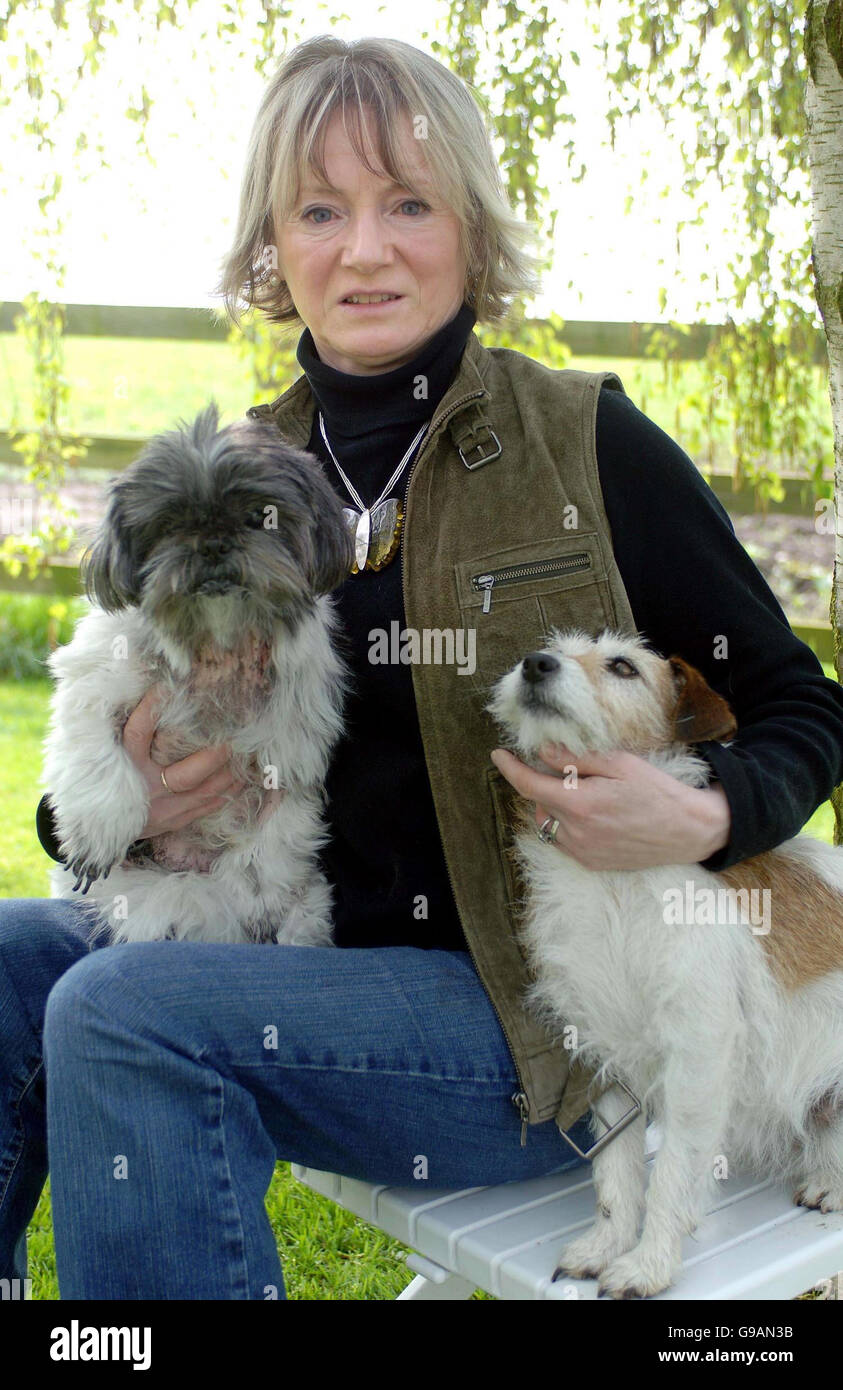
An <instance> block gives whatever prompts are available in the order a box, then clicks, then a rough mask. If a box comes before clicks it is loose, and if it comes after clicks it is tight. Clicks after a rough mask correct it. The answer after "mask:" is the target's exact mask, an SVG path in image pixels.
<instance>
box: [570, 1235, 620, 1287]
mask: <svg viewBox="0 0 843 1390" xmlns="http://www.w3.org/2000/svg"><path fill="white" fill-rule="evenodd" d="M627 1248H628V1247H627V1246H624V1244H623V1242H622V1241H621V1240H620V1239H619V1238H618V1236H617V1234H616V1233H615V1232H614V1231H613V1230H612V1227H611V1226H610V1225H608V1223H601V1224H600V1225H599V1226H592V1228H591V1230H590V1231H586V1233H585V1235H583V1236H580V1237H579V1239H578V1240H573V1241H571V1243H570V1245H566V1246H565V1249H564V1250H563V1251H562V1253H561V1254H560V1256H559V1262H558V1264H557V1266H556V1268H555V1270H554V1271H553V1280H554V1282H555V1281H556V1280H557V1279H561V1278H563V1277H564V1276H565V1275H567V1276H568V1277H569V1278H571V1279H597V1278H599V1276H600V1275H601V1274H602V1273H603V1270H604V1269H605V1268H606V1266H607V1265H608V1264H609V1263H611V1261H612V1260H614V1259H616V1258H617V1256H618V1255H620V1254H622V1253H623V1251H624V1250H625V1249H627Z"/></svg>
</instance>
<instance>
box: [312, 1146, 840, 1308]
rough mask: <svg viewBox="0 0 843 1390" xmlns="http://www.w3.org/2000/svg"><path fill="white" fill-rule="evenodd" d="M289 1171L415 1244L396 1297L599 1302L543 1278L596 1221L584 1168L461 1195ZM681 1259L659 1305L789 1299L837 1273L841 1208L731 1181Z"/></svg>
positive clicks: (582, 1290)
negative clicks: (479, 1295) (827, 1211)
mask: <svg viewBox="0 0 843 1390" xmlns="http://www.w3.org/2000/svg"><path fill="white" fill-rule="evenodd" d="M648 1135H649V1131H648ZM653 1158H654V1151H653V1152H651V1153H650V1154H649V1156H648V1160H647V1162H648V1164H652V1161H653ZM292 1173H293V1176H294V1177H295V1178H297V1179H298V1180H299V1182H302V1183H304V1184H305V1185H306V1186H307V1187H309V1188H312V1189H313V1191H314V1192H319V1193H321V1194H322V1195H323V1196H325V1197H330V1198H331V1199H332V1200H333V1201H334V1202H337V1203H338V1204H339V1205H340V1206H341V1207H345V1208H346V1209H347V1210H348V1211H351V1212H353V1213H354V1214H355V1215H356V1216H359V1217H361V1218H362V1219H363V1220H364V1221H368V1222H370V1223H371V1225H373V1226H377V1227H378V1228H379V1229H380V1230H382V1231H384V1232H385V1233H386V1234H387V1235H390V1236H393V1237H394V1238H395V1239H396V1240H400V1241H401V1242H402V1243H403V1244H404V1245H409V1246H410V1247H411V1249H412V1251H413V1252H415V1253H411V1254H409V1255H408V1256H407V1264H408V1266H409V1267H410V1269H412V1270H413V1271H414V1273H415V1275H416V1277H415V1278H414V1279H413V1281H412V1283H410V1284H409V1285H408V1287H407V1288H406V1289H405V1290H404V1291H403V1293H401V1294H399V1295H398V1297H399V1299H402V1298H419V1299H466V1298H469V1297H470V1296H471V1294H472V1293H474V1291H475V1289H484V1290H485V1291H486V1292H487V1293H490V1294H494V1296H495V1297H496V1298H501V1299H533V1298H551V1299H573V1298H586V1299H595V1298H596V1297H597V1281H596V1280H593V1279H588V1280H586V1279H583V1280H578V1279H568V1278H562V1279H560V1280H558V1281H557V1282H556V1283H552V1282H551V1276H552V1274H553V1270H554V1268H555V1266H556V1261H557V1257H558V1255H559V1251H560V1250H561V1248H562V1246H563V1245H565V1244H566V1242H567V1241H568V1240H569V1239H570V1238H571V1236H572V1235H573V1234H574V1233H578V1232H579V1231H581V1230H582V1229H583V1228H585V1227H586V1226H588V1225H590V1223H591V1221H592V1219H593V1214H594V1188H593V1186H592V1182H591V1167H590V1165H584V1166H582V1167H579V1168H574V1169H570V1170H569V1171H568V1172H565V1173H556V1174H553V1175H551V1176H549V1177H542V1178H532V1179H530V1180H529V1181H526V1182H515V1183H502V1184H501V1185H500V1186H498V1187H469V1188H465V1189H463V1190H462V1191H447V1190H443V1189H441V1188H440V1189H431V1188H428V1187H427V1186H426V1184H425V1183H423V1182H419V1183H417V1184H416V1185H414V1186H413V1187H384V1186H378V1185H376V1184H372V1183H367V1182H359V1181H357V1180H356V1179H353V1178H344V1177H340V1176H338V1175H337V1174H335V1173H323V1172H320V1171H318V1170H317V1169H315V1168H303V1167H301V1166H300V1165H298V1164H293V1165H292ZM682 1255H683V1268H682V1275H681V1277H680V1279H679V1280H678V1281H677V1282H676V1284H674V1286H673V1287H672V1288H670V1289H667V1290H666V1291H665V1292H664V1293H661V1294H657V1295H656V1298H659V1299H702V1300H707V1299H722V1300H731V1299H750V1298H770V1299H786V1298H795V1297H796V1296H797V1295H798V1294H800V1293H804V1292H806V1290H808V1289H810V1288H813V1287H814V1286H815V1285H817V1284H819V1283H821V1282H822V1281H824V1280H831V1279H835V1278H836V1277H837V1275H838V1272H839V1271H840V1270H843V1213H840V1212H835V1213H833V1214H831V1215H828V1216H826V1215H823V1213H822V1212H818V1211H808V1210H807V1209H806V1208H805V1207H797V1206H794V1205H793V1202H792V1200H791V1195H790V1193H789V1192H787V1191H785V1189H784V1188H781V1187H776V1186H773V1184H771V1183H769V1182H764V1181H759V1180H758V1179H755V1178H747V1177H742V1176H741V1175H739V1174H738V1175H733V1176H732V1177H730V1178H729V1179H728V1180H726V1181H723V1182H722V1183H721V1184H720V1186H719V1192H718V1201H717V1204H716V1206H715V1207H714V1208H713V1209H712V1210H711V1211H710V1212H709V1214H708V1216H706V1218H705V1220H704V1221H703V1222H702V1223H701V1225H700V1226H699V1228H698V1230H697V1231H696V1233H695V1235H694V1236H693V1237H691V1236H688V1237H686V1239H685V1241H684V1242H683V1247H682ZM836 1287H837V1297H839V1296H840V1290H839V1282H838V1284H837V1286H836Z"/></svg>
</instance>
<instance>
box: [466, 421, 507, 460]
mask: <svg viewBox="0 0 843 1390" xmlns="http://www.w3.org/2000/svg"><path fill="white" fill-rule="evenodd" d="M479 428H480V429H481V430H485V431H486V433H487V434H490V435H491V436H492V438H493V439H494V441H495V444H496V445H497V448H496V449H495V450H494V452H492V453H490V454H483V456H482V458H479V459H477V461H476V463H469V461H468V459H467V458H466V456H465V454H464V453H463V451H462V449H460V446H459V445H457V449H458V450H459V455H460V458H461V459H462V461H463V463H464V464H465V466H466V468H467V469H468V470H469V472H472V471H473V470H474V469H475V468H482V466H483V464H484V463H490V462H491V460H492V459H496V458H497V456H498V454H500V453H501V452H502V451H501V442H500V440H499V439H498V436H497V435H496V434H495V431H494V430H493V429H490V428H489V426H488V425H480V426H479ZM476 433H477V428H476V427H475V429H473V430H472V434H476ZM483 448H484V445H483V444H472V446H471V448H470V449H469V451H468V452H469V453H470V454H472V453H474V452H475V451H477V450H479V451H480V452H481V453H482V451H483Z"/></svg>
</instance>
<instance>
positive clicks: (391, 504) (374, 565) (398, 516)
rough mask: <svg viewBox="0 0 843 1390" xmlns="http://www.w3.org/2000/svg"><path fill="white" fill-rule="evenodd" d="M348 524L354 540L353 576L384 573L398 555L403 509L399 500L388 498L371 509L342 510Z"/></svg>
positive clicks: (351, 508)
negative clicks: (385, 567)
mask: <svg viewBox="0 0 843 1390" xmlns="http://www.w3.org/2000/svg"><path fill="white" fill-rule="evenodd" d="M342 511H343V516H344V517H345V523H346V526H347V527H348V529H349V531H350V532H351V534H352V536H353V538H354V563H353V565H352V566H351V573H352V574H360V573H362V571H363V570H364V569H367V570H382V569H383V568H384V566H385V565H388V564H389V562H390V560H392V559H393V558H394V556H395V555H396V554H397V553H398V546H399V544H400V542H401V527H402V526H403V524H404V510H403V508H402V506H401V501H400V499H399V498H398V497H387V498H386V499H385V501H383V502H379V503H378V505H377V506H376V507H372V508H371V510H370V509H369V508H368V507H367V508H366V510H365V511H364V512H358V511H356V510H355V509H354V508H353V507H343V509H342Z"/></svg>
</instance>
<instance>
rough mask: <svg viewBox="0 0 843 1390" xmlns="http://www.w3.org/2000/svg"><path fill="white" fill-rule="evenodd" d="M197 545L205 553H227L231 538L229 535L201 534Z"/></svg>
mask: <svg viewBox="0 0 843 1390" xmlns="http://www.w3.org/2000/svg"><path fill="white" fill-rule="evenodd" d="M199 546H200V549H201V550H202V551H203V553H204V554H206V555H227V554H228V552H229V550H230V549H231V538H230V537H229V536H203V537H202V539H201V541H200V542H199Z"/></svg>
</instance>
